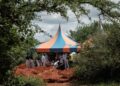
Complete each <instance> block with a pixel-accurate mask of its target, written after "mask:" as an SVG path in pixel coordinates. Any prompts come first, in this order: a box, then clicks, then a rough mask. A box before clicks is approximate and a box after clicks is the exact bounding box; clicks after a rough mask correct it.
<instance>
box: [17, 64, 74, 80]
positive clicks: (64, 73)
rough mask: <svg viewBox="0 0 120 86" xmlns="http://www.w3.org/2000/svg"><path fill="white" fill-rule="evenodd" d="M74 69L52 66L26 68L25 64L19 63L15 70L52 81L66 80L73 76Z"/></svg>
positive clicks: (19, 73)
mask: <svg viewBox="0 0 120 86" xmlns="http://www.w3.org/2000/svg"><path fill="white" fill-rule="evenodd" d="M73 73H74V69H73V68H69V69H65V70H57V69H55V68H53V67H52V66H51V67H42V66H41V67H34V68H26V66H25V64H21V65H19V66H18V67H17V68H16V70H15V75H16V76H17V75H23V76H35V77H40V78H42V79H44V80H46V81H48V82H49V81H51V82H66V81H69V80H70V78H71V77H72V76H73Z"/></svg>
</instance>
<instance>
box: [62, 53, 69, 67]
mask: <svg viewBox="0 0 120 86" xmlns="http://www.w3.org/2000/svg"><path fill="white" fill-rule="evenodd" d="M62 57H63V60H64V64H65V69H66V68H69V63H68V59H67V54H66V53H65V54H63V56H62Z"/></svg>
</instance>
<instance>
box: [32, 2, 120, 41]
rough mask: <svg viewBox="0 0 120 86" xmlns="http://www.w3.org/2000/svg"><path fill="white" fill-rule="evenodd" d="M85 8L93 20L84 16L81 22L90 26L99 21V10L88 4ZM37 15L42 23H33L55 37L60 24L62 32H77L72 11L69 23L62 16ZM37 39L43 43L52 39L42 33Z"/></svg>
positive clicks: (37, 21) (41, 13)
mask: <svg viewBox="0 0 120 86" xmlns="http://www.w3.org/2000/svg"><path fill="white" fill-rule="evenodd" d="M112 1H113V0H112ZM118 1H120V0H114V2H116V3H117V2H118ZM84 7H85V8H86V9H89V10H90V13H89V16H90V17H91V18H92V20H89V19H88V17H87V16H85V15H82V16H81V17H80V20H81V21H82V22H84V23H85V24H89V23H91V22H93V21H97V20H98V14H99V12H100V11H98V9H96V8H94V7H93V6H91V5H87V4H86V5H85V6H84ZM36 14H37V16H41V19H42V21H39V20H33V21H32V23H34V24H37V25H39V26H40V27H41V28H42V29H43V30H45V31H47V32H48V33H50V34H51V35H54V34H55V33H56V32H57V30H58V26H59V23H60V24H61V29H62V31H63V32H65V33H66V34H67V33H69V30H75V28H76V27H77V25H78V23H77V19H76V17H75V15H74V13H73V12H72V11H71V10H68V13H67V15H68V16H69V19H68V21H67V20H66V19H64V18H63V17H61V16H60V14H56V13H51V14H48V13H47V12H40V13H36ZM80 25H81V24H80ZM35 38H36V39H38V40H39V41H42V42H43V41H47V40H48V39H50V38H49V37H48V36H46V35H44V34H40V33H37V34H36V35H35Z"/></svg>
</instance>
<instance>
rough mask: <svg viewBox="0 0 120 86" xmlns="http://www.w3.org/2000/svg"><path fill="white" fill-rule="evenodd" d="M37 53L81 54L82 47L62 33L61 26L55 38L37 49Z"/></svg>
mask: <svg viewBox="0 0 120 86" xmlns="http://www.w3.org/2000/svg"><path fill="white" fill-rule="evenodd" d="M35 49H36V51H37V52H79V50H80V46H79V45H78V43H77V42H75V41H73V40H72V39H70V38H68V37H67V36H66V35H65V34H64V33H63V32H62V31H61V27H60V25H59V29H58V31H57V33H56V34H55V36H53V38H51V39H50V40H49V41H48V42H45V43H42V44H39V45H37V46H36V47H35Z"/></svg>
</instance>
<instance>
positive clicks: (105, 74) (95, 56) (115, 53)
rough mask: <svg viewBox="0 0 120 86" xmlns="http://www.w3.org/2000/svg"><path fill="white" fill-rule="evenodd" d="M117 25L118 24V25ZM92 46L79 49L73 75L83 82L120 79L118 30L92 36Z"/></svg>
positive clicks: (113, 29) (119, 34)
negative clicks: (77, 61) (77, 62)
mask: <svg viewBox="0 0 120 86" xmlns="http://www.w3.org/2000/svg"><path fill="white" fill-rule="evenodd" d="M118 26H119V25H118ZM93 39H94V47H92V48H87V49H85V50H81V52H80V54H79V55H78V57H79V64H78V66H77V68H76V73H75V77H76V78H77V79H80V80H79V81H84V82H105V81H106V82H107V81H111V80H112V81H120V47H119V45H120V30H119V27H117V25H116V26H115V27H114V28H112V29H110V30H109V31H108V32H107V34H103V33H96V35H95V36H93Z"/></svg>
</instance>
